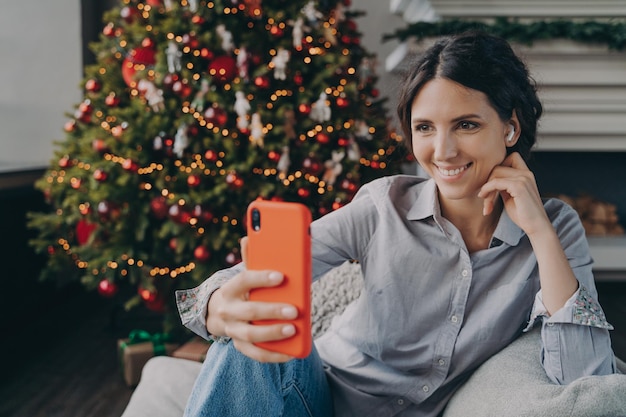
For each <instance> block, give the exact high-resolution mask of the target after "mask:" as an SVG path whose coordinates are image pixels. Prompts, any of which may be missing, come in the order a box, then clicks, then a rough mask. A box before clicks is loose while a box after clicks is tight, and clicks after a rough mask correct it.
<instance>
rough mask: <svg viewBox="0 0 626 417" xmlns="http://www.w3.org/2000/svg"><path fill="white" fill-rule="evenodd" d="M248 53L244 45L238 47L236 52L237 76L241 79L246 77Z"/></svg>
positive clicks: (248, 64)
mask: <svg viewBox="0 0 626 417" xmlns="http://www.w3.org/2000/svg"><path fill="white" fill-rule="evenodd" d="M248 55H249V54H248V51H247V49H246V47H245V46H242V47H241V48H239V53H238V54H237V69H238V70H239V77H241V79H242V80H247V79H248V70H249V67H250V62H249V61H250V57H249V56H248Z"/></svg>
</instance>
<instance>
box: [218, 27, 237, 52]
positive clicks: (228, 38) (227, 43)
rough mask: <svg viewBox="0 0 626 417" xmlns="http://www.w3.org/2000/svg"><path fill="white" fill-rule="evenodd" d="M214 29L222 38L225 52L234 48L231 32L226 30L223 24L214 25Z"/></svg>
mask: <svg viewBox="0 0 626 417" xmlns="http://www.w3.org/2000/svg"><path fill="white" fill-rule="evenodd" d="M215 31H216V32H217V34H218V35H219V37H220V38H221V39H222V49H223V50H224V51H226V52H231V51H232V50H233V49H235V44H234V43H233V34H232V33H231V32H230V31H228V30H226V26H224V25H223V24H219V25H217V26H216V27H215Z"/></svg>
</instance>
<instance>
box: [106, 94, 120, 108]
mask: <svg viewBox="0 0 626 417" xmlns="http://www.w3.org/2000/svg"><path fill="white" fill-rule="evenodd" d="M104 104H106V105H107V106H109V107H117V106H118V105H119V104H120V99H119V97H117V96H116V95H115V93H110V94H109V95H108V96H106V97H105V98H104Z"/></svg>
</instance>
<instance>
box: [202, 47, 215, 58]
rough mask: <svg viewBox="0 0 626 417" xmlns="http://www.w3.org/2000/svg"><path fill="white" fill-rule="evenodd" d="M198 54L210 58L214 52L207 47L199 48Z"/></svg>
mask: <svg viewBox="0 0 626 417" xmlns="http://www.w3.org/2000/svg"><path fill="white" fill-rule="evenodd" d="M200 56H201V57H202V58H204V59H207V60H211V59H213V57H214V56H215V54H214V53H213V52H212V51H211V50H210V49H209V48H200Z"/></svg>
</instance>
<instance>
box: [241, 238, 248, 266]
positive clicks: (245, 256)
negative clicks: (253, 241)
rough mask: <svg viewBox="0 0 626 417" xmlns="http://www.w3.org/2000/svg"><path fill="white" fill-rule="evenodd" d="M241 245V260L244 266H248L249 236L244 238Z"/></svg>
mask: <svg viewBox="0 0 626 417" xmlns="http://www.w3.org/2000/svg"><path fill="white" fill-rule="evenodd" d="M239 244H240V246H241V259H242V260H243V264H244V265H246V262H247V260H248V236H244V237H242V238H241V242H239Z"/></svg>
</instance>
